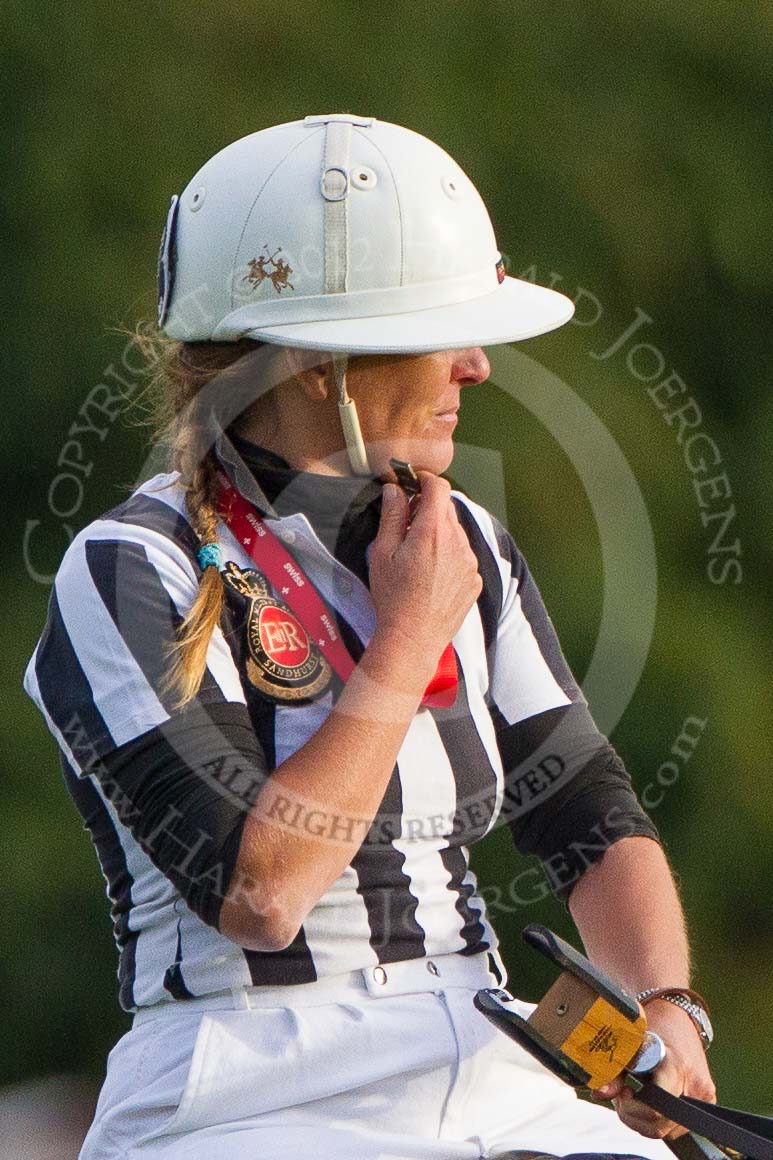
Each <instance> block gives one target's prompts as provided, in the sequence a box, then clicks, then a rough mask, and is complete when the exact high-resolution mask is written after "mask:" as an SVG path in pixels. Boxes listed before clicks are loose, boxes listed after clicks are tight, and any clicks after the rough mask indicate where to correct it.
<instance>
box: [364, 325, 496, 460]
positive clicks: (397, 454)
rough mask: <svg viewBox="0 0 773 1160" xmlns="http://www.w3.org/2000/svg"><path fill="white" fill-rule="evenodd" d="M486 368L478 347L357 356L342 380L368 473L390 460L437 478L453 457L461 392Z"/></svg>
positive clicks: (477, 380)
mask: <svg viewBox="0 0 773 1160" xmlns="http://www.w3.org/2000/svg"><path fill="white" fill-rule="evenodd" d="M490 372H491V367H490V365H489V361H488V359H487V358H486V355H485V354H484V353H483V351H482V350H481V348H480V347H470V348H467V349H465V350H442V351H437V352H435V353H432V354H416V355H361V356H358V357H356V358H352V359H351V360H350V363H349V370H348V373H347V376H346V380H347V387H348V390H349V394H350V395H351V397H352V398H353V399H354V401H355V403H356V404H357V414H358V416H359V419H360V426H361V428H362V435H363V439H364V440H365V445H366V447H367V449H368V458H369V460H370V465H371V469H372V470H373V471H374V473H375V474H377V475H380V474H382V473H383V472H385V471H386V470H387V468H388V466H389V460H390V458H393V457H394V458H395V459H405V460H408V462H410V463H411V464H413V466H414V467H415V468H416V469H417V470H418V469H422V470H424V471H431V472H433V473H434V474H437V475H439V474H440V473H441V472H443V471H445V470H446V469H447V468H448V466H449V464H450V463H451V460H452V459H453V455H454V447H453V434H454V429H455V427H456V424H457V412H458V410H459V395H460V392H461V390H462V387H466V386H471V385H473V384H474V383H482V382H485V380H486V379H487V378H488V376H489V374H490Z"/></svg>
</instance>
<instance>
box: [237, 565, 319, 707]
mask: <svg viewBox="0 0 773 1160" xmlns="http://www.w3.org/2000/svg"><path fill="white" fill-rule="evenodd" d="M221 575H222V577H223V580H224V581H225V582H226V584H228V585H229V587H231V588H233V589H234V590H235V591H236V592H239V593H240V594H241V595H242V596H246V597H247V599H248V600H249V601H250V603H249V608H248V612H247V648H248V652H249V656H248V657H247V663H246V670H247V676H248V677H249V680H250V682H251V683H252V684H253V685H254V686H255V688H256V689H260V691H261V692H262V693H267V694H268V695H269V696H271V697H276V698H277V699H279V700H281V701H300V700H305V699H308V698H311V697H315V696H317V695H318V694H319V693H321V692H323V691H324V690H325V689H326V688H327V686H328V685H329V684H330V678H331V676H332V669H331V668H330V665H329V664H328V662H327V661H326V660H325V658H324V657H323V656H322V654H321V652H320V651H319V649H318V648H317V646H316V644H314V642H313V641H311V640H309V636H308V633H307V632H306V629H305V628H304V627H303V625H302V624H301V622H300V621H299V620H298V619H297V617H296V616H295V615H294V614H293V613H292V611H291V610H290V609H289V608H288V607H287V605H286V604H285V603H284V601H282V600H279V599H278V598H277V597H275V596H272V595H271V593H270V588H269V585H268V582H267V581H266V580H265V578H264V577H263V576H261V574H260V572H258V571H256V570H254V569H252V568H249V569H246V570H243V569H241V568H239V567H238V565H237V564H235V563H234V562H233V561H232V560H229V561H228V563H227V564H226V566H225V568H224V570H223V572H222V573H221Z"/></svg>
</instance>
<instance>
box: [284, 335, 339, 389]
mask: <svg viewBox="0 0 773 1160" xmlns="http://www.w3.org/2000/svg"><path fill="white" fill-rule="evenodd" d="M284 356H285V361H286V363H287V369H288V371H289V372H290V376H291V377H292V378H293V379H295V381H296V382H297V383H298V385H299V387H300V388H301V390H302V391H303V393H304V394H305V395H306V397H307V398H308V399H310V400H311V401H312V402H315V401H320V400H322V399H326V398H327V396H328V387H329V382H330V378H329V376H330V374H331V373H332V364H331V361H330V355H323V354H322V353H321V352H320V351H311V350H301V349H299V348H298V347H292V346H288V347H285V348H284ZM315 359H319V362H315V361H314V360H315Z"/></svg>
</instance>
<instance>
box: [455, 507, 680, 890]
mask: <svg viewBox="0 0 773 1160" xmlns="http://www.w3.org/2000/svg"><path fill="white" fill-rule="evenodd" d="M465 505H466V506H467V509H468V512H469V515H468V516H466V517H465V516H462V517H461V518H462V523H463V524H464V525H465V527H466V530H467V533H468V536H470V541H471V544H472V546H473V549H474V550H475V551H476V555H477V556H478V559H479V563H480V570H481V574H482V576H483V581H484V588H483V592H482V594H481V597H480V600H479V610H480V614H481V619H482V621H483V625H484V636H485V639H486V642H487V653H488V662H489V710H490V713H491V716H492V720H493V723H494V728H495V732H496V738H497V745H498V748H499V751H500V755H501V757H502V764H503V768H504V776H505V789H504V794H503V804H502V814H503V816H504V818H505V819H506V821H507V823H508V826H509V828H510V831H511V834H512V837H513V840H514V843H515V845H516V848H517V849H518V850H519V851H520V852H521V853H523V854H531V855H535V856H536V857H538V858H539V859H540V860H541V862H542V865H543V869H544V872H545V874H546V877H547V879H548V882H549V884H550V886H551V889H552V890H553V892H554V893H555V894H556V895H557V896H558V897H559V898H560V899H562V900H563V901H566V900H568V898H569V895H570V893H571V890H572V888H573V886H574V884H575V883H576V882H577V881H578V879H579V878H580V877H581V875H582V874H583V873H584V871H585V870H586V869H587V868H588V866H589V865H591V864H592V863H593V862H595V861H598V859H599V858H601V857H602V856H603V854H604V852H605V850H607V849H608V848H609V847H610V846H611V845H612V844H613V843H614V842H616V841H618V840H620V839H621V838H623V837H629V836H632V835H636V836H643V837H647V838H651V839H653V840H655V841H658V840H659V838H658V833H657V830H656V828H655V826H654V825H653V823H652V821H651V820H650V818H649V817H648V816H647V814H646V813H645V812H644V810H643V809H642V807H641V805H640V804H639V801H638V799H637V797H636V794H635V792H634V790H633V787H632V784H631V779H630V776H629V774H628V772H627V770H626V768H625V765H624V764H623V762H622V760H621V759H620V757H619V755H618V754H617V753H616V751H615V749H614V747H613V746H612V745H611V744H610V743H609V740H608V739H607V738H606V737H605V736H604V734H603V733H601V731H600V730H599V729H598V727H597V725H596V723H595V721H594V720H593V717H592V714H591V712H590V709H589V707H588V704H587V701H586V699H585V697H584V696H583V693H582V690H581V689H580V686H579V684H578V683H577V681H576V680H575V677H574V675H573V673H572V671H571V669H570V667H569V665H568V663H567V661H566V658H565V657H564V654H563V651H562V649H561V645H560V643H559V639H558V635H557V633H556V630H555V628H554V626H553V622H552V621H551V619H550V616H549V614H548V611H547V609H546V608H545V605H544V603H543V600H542V597H541V595H540V592H539V589H538V587H537V584H536V582H535V580H534V577H533V575H532V573H531V571H530V569H529V567H528V564H527V562H526V560H525V558H524V556H523V555H522V553H521V551H520V550H519V548H518V546H517V545H516V543H515V541H514V540H513V539H512V537H511V536H510V534H509V533H508V532H507V531H506V530H505V529H504V528H503V527H502V525H501V524H499V523H498V521H497V520H495V519H494V518H493V517H492V516H490V515H489V514H488V513H487V512H485V511H484V510H483V509H482V508H477V507H476V506H475V505H471V504H470V503H469V501H465ZM460 515H461V513H460ZM473 525H474V527H473Z"/></svg>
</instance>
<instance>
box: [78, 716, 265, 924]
mask: <svg viewBox="0 0 773 1160" xmlns="http://www.w3.org/2000/svg"><path fill="white" fill-rule="evenodd" d="M87 772H88V773H90V774H92V775H93V776H95V777H96V778H97V780H98V781H99V784H100V786H101V788H102V791H103V793H104V794H105V795H106V797H107V798H108V799H109V801H110V802H111V804H112V805H113V807H114V808H115V810H116V812H117V814H118V817H119V819H120V821H121V822H122V823H123V824H124V825H126V826H127V827H128V828H129V830H130V831H131V833H132V835H133V836H134V838H135V839H136V841H137V842H138V843H139V845H140V846H141V847H142V849H143V850H144V851H145V853H146V854H147V855H148V857H149V858H150V859H151V861H152V862H153V863H154V865H155V866H157V867H158V869H159V870H160V871H161V872H162V873H163V874H165V875H166V877H167V878H169V880H170V881H171V882H172V883H173V885H174V886H175V887H176V888H177V889H178V890H179V892H180V894H181V895H182V897H183V898H184V899H185V901H186V902H187V904H188V906H190V908H191V909H192V910H193V911H195V913H196V914H198V915H199V917H200V918H202V919H203V920H204V922H206V923H208V924H209V925H210V926H214V927H217V925H218V919H219V916H220V908H221V906H222V903H223V899H224V897H225V894H226V892H227V890H228V885H229V883H230V881H231V878H232V875H233V872H234V867H235V865H236V859H237V855H238V853H239V845H240V842H241V836H242V830H243V828H244V822H245V820H246V817H247V814H248V813H249V810H250V808H251V806H252V805H253V803H254V802H255V800H256V798H257V795H258V793H259V792H260V789H261V786H262V785H263V784H264V782H265V778H266V774H267V767H266V760H265V757H264V754H263V751H262V749H261V746H260V743H259V741H258V739H257V737H256V735H255V732H254V730H253V728H252V725H251V723H250V719H249V715H248V712H247V708H246V706H244V705H242V704H239V703H236V702H220V703H213V704H202V703H201V702H199V701H194V702H192V703H191V705H189V706H187V707H186V708H185V709H183V710H180V711H178V712H176V713H174V714H173V715H172V716H171V717H170V718H169V720H167V721H165V722H164V724H163V725H161V726H159V727H157V728H155V729H151V730H150V731H149V732H147V733H144V734H142V736H140V737H137V738H135V739H134V740H132V741H129V742H127V744H125V745H122V746H120V747H119V748H117V749H114V750H112V751H111V752H110V753H108V754H107V755H106V756H104V757H102V758H100V759H99V761H98V762H96V763H95V764H94V765H92V767H91V768H90V769H89V770H88V771H87Z"/></svg>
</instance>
